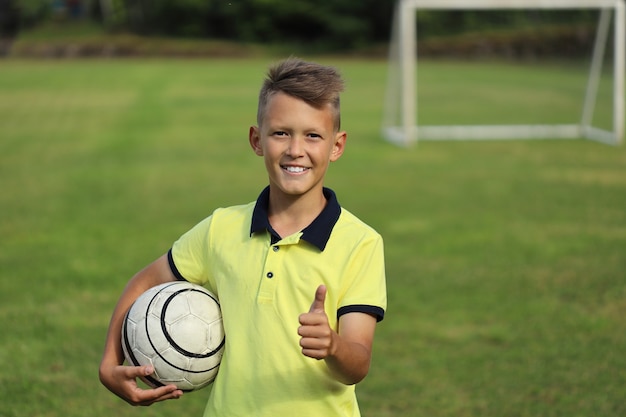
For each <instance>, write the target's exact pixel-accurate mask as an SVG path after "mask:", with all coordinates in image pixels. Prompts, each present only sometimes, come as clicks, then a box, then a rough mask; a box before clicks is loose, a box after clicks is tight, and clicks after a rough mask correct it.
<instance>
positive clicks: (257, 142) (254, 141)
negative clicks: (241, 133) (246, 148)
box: [248, 126, 263, 156]
mask: <svg viewBox="0 0 626 417" xmlns="http://www.w3.org/2000/svg"><path fill="white" fill-rule="evenodd" d="M248 141H249V142H250V146H251V147H252V150H253V151H254V153H255V154H257V155H258V156H263V148H262V147H261V136H260V135H259V128H258V127H257V126H250V131H249V132H248Z"/></svg>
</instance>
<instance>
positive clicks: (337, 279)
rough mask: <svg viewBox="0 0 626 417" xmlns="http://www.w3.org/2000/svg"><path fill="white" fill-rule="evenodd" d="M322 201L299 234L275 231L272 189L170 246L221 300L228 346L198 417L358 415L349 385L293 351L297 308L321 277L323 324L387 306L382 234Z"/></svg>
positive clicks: (181, 265) (179, 271)
mask: <svg viewBox="0 0 626 417" xmlns="http://www.w3.org/2000/svg"><path fill="white" fill-rule="evenodd" d="M324 195H325V196H326V199H327V205H326V207H325V209H324V210H323V211H322V213H321V214H320V215H319V216H318V217H317V218H316V219H315V220H314V221H313V223H311V225H309V226H308V227H307V228H305V229H304V230H302V231H301V232H298V233H295V234H293V235H291V236H285V237H283V238H281V237H279V236H278V235H277V234H276V232H274V231H273V229H272V228H271V226H270V224H269V222H268V218H267V205H268V201H269V188H266V189H265V190H264V191H263V192H262V193H261V195H260V196H259V198H258V200H257V201H256V203H254V202H253V203H249V204H246V205H241V206H234V207H230V208H224V209H217V210H215V211H214V212H213V214H212V215H210V216H209V217H207V218H206V219H204V220H203V221H202V222H200V223H199V224H198V225H196V226H195V227H193V228H192V229H191V230H190V231H189V232H187V233H186V234H184V235H183V236H181V237H180V239H179V240H177V241H176V242H175V243H174V245H173V246H172V249H171V250H170V252H169V261H170V267H171V268H172V271H173V272H174V274H175V275H176V276H177V277H178V278H179V279H185V280H187V281H190V282H193V283H197V284H200V285H204V286H206V287H207V288H208V289H210V290H211V291H213V292H214V293H215V294H216V295H217V296H218V298H219V300H220V305H221V308H222V315H223V323H224V330H225V333H226V349H225V352H224V356H223V358H222V363H221V366H220V370H219V373H218V376H217V378H216V379H215V381H214V383H213V384H212V385H211V389H210V391H211V392H210V394H209V395H210V396H209V401H208V403H207V407H206V410H205V416H207V417H208V416H211V417H220V416H227V417H236V416H246V417H250V416H268V417H276V416H290V415H293V416H301V417H306V416H315V417H328V416H350V417H356V416H359V415H360V413H359V408H358V404H357V401H356V396H355V390H354V388H355V387H354V386H347V385H344V384H342V383H341V382H338V381H336V380H335V379H334V378H333V377H332V376H331V374H330V372H329V370H328V368H327V367H326V364H325V362H324V361H318V360H315V359H312V358H309V357H306V356H304V355H303V354H302V353H301V351H300V345H299V342H300V337H299V335H298V331H297V329H298V326H299V322H298V316H299V315H300V314H301V313H304V312H307V311H308V310H309V307H310V306H311V303H312V302H313V299H314V295H315V290H316V288H317V287H318V286H319V285H320V284H324V285H326V287H327V289H328V290H327V295H326V302H325V309H326V314H327V315H328V319H329V322H330V325H331V327H332V328H334V329H335V330H336V329H337V321H338V318H339V316H341V315H342V314H345V313H348V312H355V311H356V312H365V313H369V314H372V315H374V316H376V317H377V319H378V320H379V321H380V320H382V318H383V316H384V311H385V308H386V302H387V298H386V286H385V267H384V256H383V241H382V238H381V236H380V235H379V234H378V233H377V232H376V231H374V230H373V229H372V228H371V227H369V226H367V225H366V224H365V223H363V222H362V221H360V220H359V219H358V218H356V217H355V216H354V215H353V214H351V213H350V212H348V211H347V210H345V209H343V208H341V207H340V206H339V203H338V202H337V199H336V196H335V194H334V192H332V191H331V190H330V189H327V188H325V189H324Z"/></svg>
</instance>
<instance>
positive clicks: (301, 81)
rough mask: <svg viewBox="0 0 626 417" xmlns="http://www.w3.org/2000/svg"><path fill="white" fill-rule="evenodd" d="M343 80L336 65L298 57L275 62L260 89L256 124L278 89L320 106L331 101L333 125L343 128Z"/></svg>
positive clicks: (319, 107)
mask: <svg viewBox="0 0 626 417" xmlns="http://www.w3.org/2000/svg"><path fill="white" fill-rule="evenodd" d="M343 89H344V81H343V79H342V77H341V75H340V74H339V72H338V71H337V69H335V68H333V67H330V66H325V65H320V64H317V63H314V62H307V61H303V60H301V59H298V58H293V57H292V58H288V59H286V60H284V61H281V62H279V63H278V64H276V65H274V66H272V67H271V68H270V69H269V71H268V73H267V78H266V79H265V81H264V82H263V86H262V87H261V91H260V93H259V105H258V109H257V124H259V125H261V122H262V120H263V117H264V116H265V111H266V108H267V103H268V102H269V99H270V98H271V97H272V96H273V95H274V94H276V93H279V92H282V93H285V94H287V95H290V96H292V97H295V98H298V99H300V100H303V101H304V102H306V103H307V104H309V105H311V106H313V107H315V108H318V109H321V108H322V107H324V106H326V105H328V104H330V107H331V111H332V112H333V119H334V123H333V124H334V126H333V127H334V129H335V130H336V131H339V129H340V128H341V115H340V100H339V93H341V92H342V91H343Z"/></svg>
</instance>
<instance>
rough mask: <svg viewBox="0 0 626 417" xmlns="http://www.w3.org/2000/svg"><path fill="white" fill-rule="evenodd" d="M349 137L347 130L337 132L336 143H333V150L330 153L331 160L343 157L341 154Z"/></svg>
mask: <svg viewBox="0 0 626 417" xmlns="http://www.w3.org/2000/svg"><path fill="white" fill-rule="evenodd" d="M347 139H348V134H347V133H346V132H337V133H336V134H335V143H334V145H333V150H332V151H331V153H330V162H335V161H336V160H337V159H339V157H341V155H343V151H344V149H345V148H346V140H347Z"/></svg>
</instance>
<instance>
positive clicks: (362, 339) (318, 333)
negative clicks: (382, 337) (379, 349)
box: [298, 285, 376, 385]
mask: <svg viewBox="0 0 626 417" xmlns="http://www.w3.org/2000/svg"><path fill="white" fill-rule="evenodd" d="M325 299H326V287H324V286H323V285H320V286H319V287H318V288H317V291H316V293H315V300H314V301H313V304H312V305H311V308H310V309H309V312H308V313H304V314H302V315H300V327H299V329H298V334H299V335H300V336H301V339H300V346H301V347H302V353H303V354H304V355H306V356H309V357H311V358H315V359H324V360H325V361H326V365H327V366H328V368H329V369H330V370H331V372H332V373H333V374H334V375H335V377H336V378H337V380H338V381H340V382H343V383H344V384H347V385H352V384H356V383H358V382H360V381H361V380H362V379H363V378H365V376H366V375H367V373H368V371H369V367H370V360H371V357H372V344H373V341H374V330H375V329H376V318H375V317H373V316H371V315H369V314H366V313H347V314H344V315H342V316H341V317H340V318H339V329H338V332H335V331H334V330H332V329H331V328H330V326H329V324H328V317H327V316H326V313H325V311H324V301H325Z"/></svg>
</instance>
